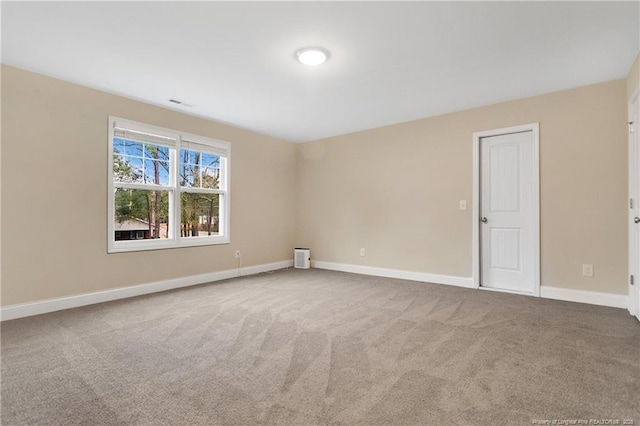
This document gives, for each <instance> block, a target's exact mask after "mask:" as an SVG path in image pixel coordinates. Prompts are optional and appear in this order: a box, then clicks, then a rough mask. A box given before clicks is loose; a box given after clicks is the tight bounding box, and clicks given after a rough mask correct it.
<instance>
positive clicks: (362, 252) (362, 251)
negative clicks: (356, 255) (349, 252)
mask: <svg viewBox="0 0 640 426" xmlns="http://www.w3.org/2000/svg"><path fill="white" fill-rule="evenodd" d="M360 256H364V248H361V249H360Z"/></svg>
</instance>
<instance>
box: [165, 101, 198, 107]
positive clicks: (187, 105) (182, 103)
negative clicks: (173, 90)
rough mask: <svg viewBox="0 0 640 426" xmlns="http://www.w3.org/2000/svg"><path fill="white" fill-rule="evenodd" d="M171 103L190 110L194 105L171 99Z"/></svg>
mask: <svg viewBox="0 0 640 426" xmlns="http://www.w3.org/2000/svg"><path fill="white" fill-rule="evenodd" d="M169 102H171V103H174V104H176V105H182V106H186V107H189V108H192V107H193V104H188V103H186V102H182V101H179V100H177V99H169Z"/></svg>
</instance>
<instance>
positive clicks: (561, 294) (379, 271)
mask: <svg viewBox="0 0 640 426" xmlns="http://www.w3.org/2000/svg"><path fill="white" fill-rule="evenodd" d="M311 264H312V266H313V267H314V268H318V269H330V270H332V271H341V272H351V273H354V274H362V275H373V276H376V277H387V278H398V279H403V280H411V281H423V282H429V283H435V284H446V285H454V286H457V287H466V288H475V287H474V286H473V279H472V278H465V277H454V276H449V275H436V274H429V273H426V272H412V271H400V270H396V269H385V268H375V267H371V266H361V265H347V264H344V263H333V262H323V261H320V260H316V261H313V262H311ZM540 297H543V298H545V299H555V300H564V301H568V302H578V303H588V304H590V305H600V306H609V307H612V308H623V309H627V296H626V295H625V294H613V293H599V292H595V291H586V290H573V289H568V288H561V287H548V286H544V285H543V286H541V287H540Z"/></svg>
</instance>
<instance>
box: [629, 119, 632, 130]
mask: <svg viewBox="0 0 640 426" xmlns="http://www.w3.org/2000/svg"><path fill="white" fill-rule="evenodd" d="M629 133H633V121H630V122H629Z"/></svg>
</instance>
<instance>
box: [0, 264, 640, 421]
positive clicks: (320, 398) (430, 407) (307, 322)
mask: <svg viewBox="0 0 640 426" xmlns="http://www.w3.org/2000/svg"><path fill="white" fill-rule="evenodd" d="M1 331H2V393H1V396H2V424H3V425H27V424H28V425H31V424H34V425H35V424H51V425H73V424H83V425H98V424H145V425H165V424H166V425H170V424H173V425H197V424H230V425H231V424H236V425H253V424H294V425H307V424H308V425H312V424H344V425H353V424H361V425H365V424H366V425H394V424H416V425H417V424H419V425H431V424H433V425H445V424H460V425H500V424H505V425H507V424H508V425H518V424H520V425H530V424H532V423H533V422H535V421H536V420H538V421H544V420H554V419H556V420H558V419H560V420H579V419H584V420H589V419H601V420H602V419H604V420H606V419H614V420H620V422H622V421H623V420H625V419H633V420H635V424H636V425H638V424H640V323H638V321H637V320H636V319H634V318H633V317H631V316H630V315H629V314H628V313H627V312H626V311H624V310H621V309H613V308H605V307H597V306H590V305H582V304H576V303H569V302H558V301H551V300H544V299H536V298H532V297H525V296H516V295H509V294H502V293H495V292H486V291H479V290H467V289H460V288H455V287H449V286H444V285H435V284H425V283H416V282H410V281H401V280H391V279H384V278H374V277H365V276H359V275H353V274H344V273H338V272H330V271H321V270H292V269H289V270H284V271H279V272H275V273H270V274H261V275H256V276H251V277H246V278H239V279H233V280H229V281H225V282H220V283H216V284H209V285H203V286H198V287H192V288H188V289H182V290H176V291H171V292H166V293H162V294H156V295H150V296H144V297H139V298H134V299H128V300H123V301H117V302H111V303H106V304H102V305H95V306H90V307H85V308H79V309H74V310H69V311H63V312H58V313H52V314H48V315H41V316H38V317H31V318H24V319H19V320H14V321H7V322H5V323H3V324H2V329H1ZM621 424H622V423H621Z"/></svg>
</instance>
